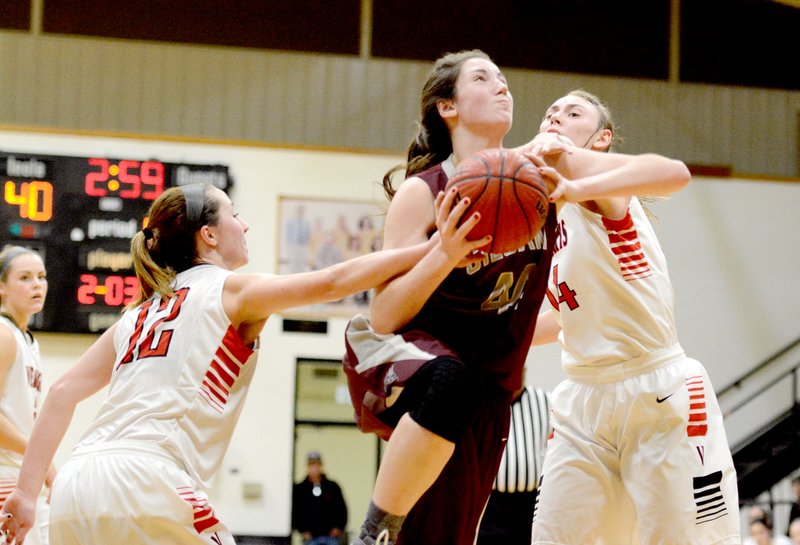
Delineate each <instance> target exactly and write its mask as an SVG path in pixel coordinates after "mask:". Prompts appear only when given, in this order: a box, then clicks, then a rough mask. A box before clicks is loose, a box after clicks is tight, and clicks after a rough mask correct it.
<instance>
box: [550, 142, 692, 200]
mask: <svg viewBox="0 0 800 545" xmlns="http://www.w3.org/2000/svg"><path fill="white" fill-rule="evenodd" d="M581 153H583V154H585V153H590V154H593V156H592V157H591V160H594V161H595V162H600V163H601V164H602V163H608V164H613V163H614V162H616V161H615V160H617V159H622V164H619V165H618V166H614V167H613V168H608V169H606V170H604V171H600V172H597V171H596V170H597V169H592V170H595V172H592V173H591V174H590V175H588V176H575V181H576V183H577V185H578V188H579V189H578V191H579V199H578V200H579V201H581V202H584V201H594V200H601V199H610V198H614V197H631V196H634V195H640V196H663V195H669V194H671V193H674V192H676V191H679V190H680V189H683V188H684V187H685V186H686V184H688V183H689V180H690V179H691V174H690V173H689V169H688V168H687V167H686V165H685V164H684V163H683V162H682V161H678V160H675V159H669V158H667V157H663V156H661V155H657V154H654V153H646V154H642V155H633V156H615V155H614V154H600V153H599V152H585V151H578V150H576V152H575V154H574V155H570V156H566V155H564V156H562V157H563V160H564V161H576V160H578V157H579V156H580V154H581ZM604 157H606V158H607V160H606V159H605V158H604ZM556 168H558V166H556ZM600 168H601V169H602V167H600Z"/></svg>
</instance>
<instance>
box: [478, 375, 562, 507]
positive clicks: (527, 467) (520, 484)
mask: <svg viewBox="0 0 800 545" xmlns="http://www.w3.org/2000/svg"><path fill="white" fill-rule="evenodd" d="M551 431H552V429H551V426H550V395H549V394H548V393H547V392H545V391H544V390H542V389H541V388H530V387H528V386H526V387H525V388H523V390H522V394H521V395H520V396H519V397H518V398H517V399H516V400H515V401H514V402H513V403H512V404H511V426H510V427H509V430H508V443H506V449H505V451H504V452H503V459H502V460H501V462H500V468H499V469H498V471H497V477H496V478H495V480H494V486H493V488H494V490H497V491H498V492H532V491H534V490H536V488H537V487H538V486H539V474H540V473H541V471H542V462H543V461H544V448H545V446H546V445H547V438H548V436H549V435H550V432H551Z"/></svg>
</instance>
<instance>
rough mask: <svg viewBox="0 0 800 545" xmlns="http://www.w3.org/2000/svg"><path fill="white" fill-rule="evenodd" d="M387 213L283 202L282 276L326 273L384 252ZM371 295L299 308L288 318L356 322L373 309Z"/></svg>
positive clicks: (354, 204)
mask: <svg viewBox="0 0 800 545" xmlns="http://www.w3.org/2000/svg"><path fill="white" fill-rule="evenodd" d="M384 213H385V212H384V210H383V209H381V207H380V206H379V205H377V204H375V203H370V202H361V201H346V200H333V199H311V198H302V197H300V198H298V197H283V196H282V197H280V202H279V206H278V221H279V224H278V229H277V232H278V273H279V274H290V273H298V272H306V271H314V270H319V269H324V268H325V267H328V266H330V265H333V264H335V263H338V262H340V261H344V260H346V259H350V258H353V257H356V256H359V255H364V254H368V253H370V252H374V251H375V250H379V249H380V248H381V246H382V242H383V236H382V235H383V219H384ZM371 298H372V293H371V292H362V293H357V294H356V295H353V296H350V297H347V298H345V299H342V300H340V301H336V302H333V303H326V304H322V305H313V306H308V307H300V308H294V309H291V310H287V311H285V312H284V314H286V315H301V316H309V317H327V316H342V317H351V316H353V315H355V314H358V313H362V314H363V313H365V312H367V310H368V309H369V303H370V300H371Z"/></svg>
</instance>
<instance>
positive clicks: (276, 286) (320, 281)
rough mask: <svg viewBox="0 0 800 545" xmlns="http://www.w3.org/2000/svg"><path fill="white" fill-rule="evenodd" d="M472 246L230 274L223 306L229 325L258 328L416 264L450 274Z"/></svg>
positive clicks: (423, 245)
mask: <svg viewBox="0 0 800 545" xmlns="http://www.w3.org/2000/svg"><path fill="white" fill-rule="evenodd" d="M451 201H452V197H451ZM464 207H465V205H462V206H461V208H459V210H462V211H463V209H464ZM476 222H477V219H475V220H473V221H471V222H468V223H466V224H465V225H464V226H463V228H462V230H460V231H459V232H461V234H462V237H463V236H465V235H466V234H467V233H468V232H469V229H471V227H472V226H473V225H474V224H475V223H476ZM477 246H479V243H477V242H476V243H472V242H466V241H464V242H463V244H462V245H461V246H458V247H456V248H455V249H454V248H453V245H452V244H450V239H447V240H443V239H441V238H440V237H433V238H431V239H430V240H429V239H427V238H423V239H422V240H421V241H415V243H413V244H410V245H408V246H402V245H401V246H397V247H394V248H391V247H390V248H387V249H384V250H381V251H378V252H374V253H371V254H367V255H364V256H359V257H356V258H353V259H349V260H347V261H343V262H341V263H337V264H336V265H333V266H331V267H328V268H325V269H322V270H319V271H313V272H307V273H300V274H289V275H283V276H274V275H273V276H270V275H234V276H231V277H230V278H229V279H228V281H227V282H226V284H225V295H224V296H223V304H224V305H225V310H226V312H227V313H228V316H229V317H230V318H231V321H232V322H233V324H234V326H236V327H239V326H240V325H242V324H250V323H258V322H260V321H263V320H264V319H265V318H266V317H268V316H269V315H270V314H272V313H275V312H278V311H281V310H284V309H287V308H291V307H297V306H303V305H311V304H316V303H325V302H329V301H336V300H339V299H341V298H343V297H345V296H347V295H350V294H353V293H358V292H360V291H365V290H368V289H370V288H373V287H375V286H378V285H383V284H385V283H387V282H390V281H391V280H392V279H394V278H396V277H398V276H399V275H402V274H403V273H405V272H406V271H408V270H409V269H412V267H413V268H415V266H417V265H418V264H419V263H420V262H428V261H431V260H432V261H435V262H437V263H438V262H446V263H445V266H447V267H449V269H448V270H450V269H452V267H453V264H452V263H451V262H452V261H455V263H458V262H459V261H460V260H461V259H462V258H463V257H464V255H465V254H467V253H469V252H470V251H471V250H473V249H474V248H476V247H477ZM447 252H454V253H455V255H450V254H448V253H447Z"/></svg>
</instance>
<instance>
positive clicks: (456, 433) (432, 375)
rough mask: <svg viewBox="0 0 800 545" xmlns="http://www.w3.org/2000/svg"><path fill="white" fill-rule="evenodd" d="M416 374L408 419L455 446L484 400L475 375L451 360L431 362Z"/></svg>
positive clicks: (462, 365)
mask: <svg viewBox="0 0 800 545" xmlns="http://www.w3.org/2000/svg"><path fill="white" fill-rule="evenodd" d="M418 374H419V377H416V376H415V377H414V378H415V379H416V378H419V379H420V380H419V381H415V382H416V384H414V385H412V387H413V388H414V390H415V391H416V393H417V396H415V397H416V401H417V402H416V403H414V405H413V406H412V407H411V409H410V410H409V411H408V412H409V415H410V416H411V418H413V419H414V421H415V422H416V423H417V424H419V425H420V426H422V427H423V428H425V429H427V430H428V431H430V432H432V433H435V434H436V435H438V436H440V437H442V438H444V439H447V440H448V441H451V442H453V443H455V442H457V441H458V439H459V438H460V437H461V436H462V434H463V433H464V431H465V430H466V429H467V427H468V426H469V425H470V423H471V422H472V420H473V418H474V417H475V414H476V413H477V411H478V408H479V407H480V404H481V402H482V399H483V396H482V390H481V387H480V380H479V379H478V376H477V374H476V373H475V372H474V371H473V370H471V369H469V368H467V367H466V366H465V365H464V364H463V363H461V362H460V361H458V360H455V359H452V358H439V359H436V360H433V361H431V362H429V363H428V364H427V365H426V366H425V367H423V368H422V369H420V371H419V373H418ZM404 393H405V392H404Z"/></svg>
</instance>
